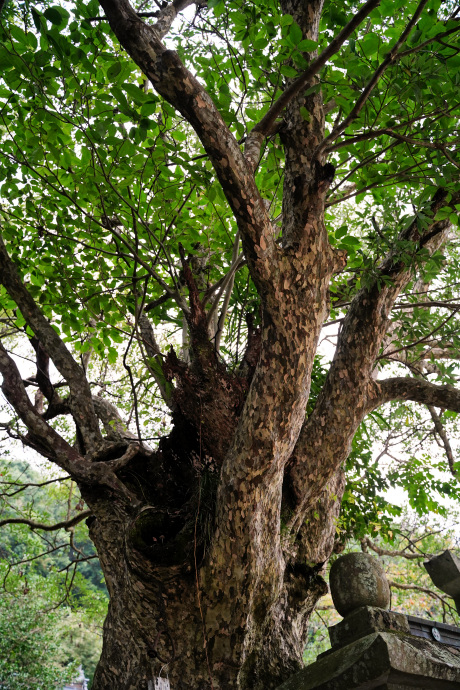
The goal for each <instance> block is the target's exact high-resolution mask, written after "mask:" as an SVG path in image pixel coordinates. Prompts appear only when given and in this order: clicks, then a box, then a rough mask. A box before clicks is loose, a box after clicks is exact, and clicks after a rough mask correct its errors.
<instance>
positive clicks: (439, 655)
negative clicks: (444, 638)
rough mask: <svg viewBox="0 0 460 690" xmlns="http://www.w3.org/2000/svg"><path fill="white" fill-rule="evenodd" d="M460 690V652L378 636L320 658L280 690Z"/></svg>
mask: <svg viewBox="0 0 460 690" xmlns="http://www.w3.org/2000/svg"><path fill="white" fill-rule="evenodd" d="M386 688H387V689H388V690H414V688H417V689H418V690H459V688H460V650H458V649H455V648H453V647H449V646H447V645H442V644H439V643H437V642H434V641H433V642H432V641H430V640H426V639H424V638H420V637H414V636H412V635H408V634H406V633H398V632H376V633H372V634H371V635H367V636H366V637H362V638H360V639H358V640H357V641H355V642H352V643H351V644H349V645H347V646H345V647H342V648H340V649H337V650H336V651H334V652H332V653H331V654H328V655H326V656H323V657H321V658H319V659H318V660H317V661H316V662H315V663H314V664H311V665H310V666H308V667H306V668H305V669H303V670H302V671H300V672H299V673H297V674H295V675H294V676H292V678H290V679H289V680H288V681H286V682H285V683H283V685H281V686H280V687H279V688H278V690H384V689H386Z"/></svg>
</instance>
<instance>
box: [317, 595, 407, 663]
mask: <svg viewBox="0 0 460 690" xmlns="http://www.w3.org/2000/svg"><path fill="white" fill-rule="evenodd" d="M390 631H393V632H403V633H409V632H410V627H409V623H408V621H407V617H406V616H405V615H404V614H403V613H397V612H396V611H385V610H384V609H378V608H372V607H370V606H362V607H361V608H359V609H356V611H353V612H352V613H350V614H349V615H348V616H347V617H346V618H344V619H343V620H342V621H340V623H337V625H333V626H331V627H330V628H329V639H330V640H331V645H332V650H328V651H327V652H325V654H330V653H331V651H335V649H336V648H337V647H344V646H345V645H348V644H350V642H354V641H355V640H359V639H360V638H361V637H365V636H366V635H370V634H371V633H374V632H390Z"/></svg>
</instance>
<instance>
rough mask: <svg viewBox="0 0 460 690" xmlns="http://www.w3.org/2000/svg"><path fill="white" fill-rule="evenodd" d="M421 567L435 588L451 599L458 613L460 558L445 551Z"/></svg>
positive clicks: (459, 602) (459, 607)
mask: <svg viewBox="0 0 460 690" xmlns="http://www.w3.org/2000/svg"><path fill="white" fill-rule="evenodd" d="M423 565H424V566H425V568H426V570H427V572H428V575H429V576H430V577H431V579H432V581H433V582H434V584H435V585H436V587H439V589H440V590H441V591H442V592H445V593H446V594H448V595H449V596H450V597H452V598H453V600H454V601H455V605H456V607H457V611H460V558H457V556H456V555H455V554H454V553H452V551H449V550H447V551H444V552H443V553H442V554H441V555H440V556H435V557H434V558H431V559H430V560H429V561H426V562H425V563H424V564H423Z"/></svg>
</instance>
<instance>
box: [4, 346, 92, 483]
mask: <svg viewBox="0 0 460 690" xmlns="http://www.w3.org/2000/svg"><path fill="white" fill-rule="evenodd" d="M0 373H1V374H2V377H3V383H2V391H3V394H4V395H5V398H6V399H7V400H8V402H9V403H10V404H11V405H12V407H13V409H14V410H15V411H16V413H17V414H18V415H19V417H20V419H21V420H22V421H23V422H24V424H25V425H26V427H27V428H28V430H29V432H30V433H31V434H32V435H33V437H34V438H35V439H37V441H38V442H39V444H40V445H42V446H43V448H44V450H45V451H47V452H48V454H50V455H51V457H53V459H54V461H55V462H56V464H57V465H59V467H62V468H63V469H65V470H66V471H67V472H69V473H70V474H71V475H72V476H74V477H78V478H80V479H85V480H86V479H87V478H88V475H87V468H89V464H88V463H87V462H86V461H85V459H84V458H83V457H82V456H81V455H80V454H79V453H78V452H77V451H76V450H75V449H74V448H72V446H70V445H69V444H68V443H67V441H65V440H64V439H63V438H62V437H61V436H59V434H58V433H57V432H56V431H55V430H54V429H53V428H52V427H50V426H49V425H48V424H47V423H46V422H45V421H44V419H42V417H41V416H40V415H39V414H38V413H37V411H36V410H35V408H34V407H33V405H32V403H31V402H30V400H29V396H28V395H27V393H26V389H25V388H24V384H23V382H22V378H21V375H20V373H19V371H18V368H17V366H16V364H15V362H14V361H13V359H12V358H11V357H10V356H9V355H8V353H7V351H6V350H5V348H4V347H3V345H2V343H1V342H0ZM48 457H49V455H48Z"/></svg>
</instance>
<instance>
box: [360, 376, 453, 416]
mask: <svg viewBox="0 0 460 690" xmlns="http://www.w3.org/2000/svg"><path fill="white" fill-rule="evenodd" d="M374 386H375V390H374V395H373V396H372V398H371V402H372V409H375V408H376V407H378V406H379V405H383V404H384V403H387V402H391V401H392V400H412V401H413V402H418V403H421V404H423V405H431V406H434V407H442V408H443V409H445V410H452V412H460V391H459V390H457V389H456V388H454V386H451V385H449V384H446V385H445V386H439V385H437V384H435V383H431V382H430V381H424V380H423V379H418V378H417V379H416V378H411V377H410V376H407V377H404V376H397V377H394V378H389V379H383V380H382V381H375V382H374Z"/></svg>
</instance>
